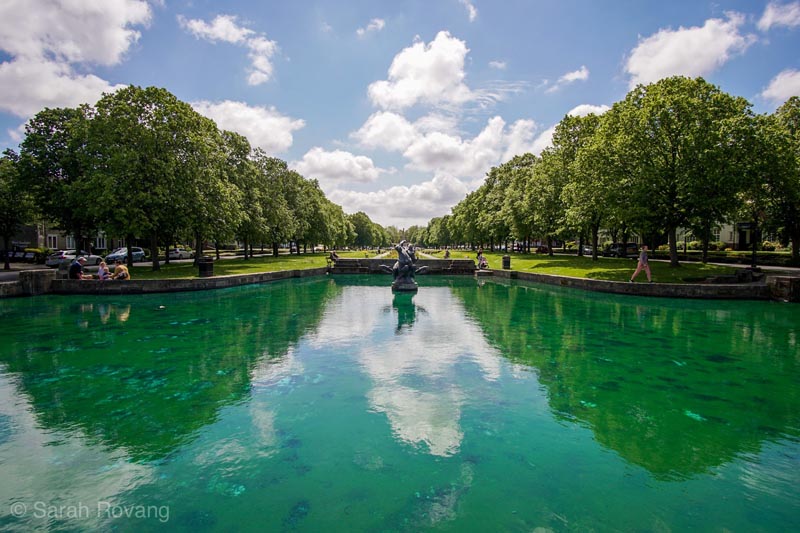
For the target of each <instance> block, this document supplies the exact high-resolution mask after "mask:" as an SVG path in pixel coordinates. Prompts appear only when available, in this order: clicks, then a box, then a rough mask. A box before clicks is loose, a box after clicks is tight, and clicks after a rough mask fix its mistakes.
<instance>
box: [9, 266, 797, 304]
mask: <svg viewBox="0 0 800 533" xmlns="http://www.w3.org/2000/svg"><path fill="white" fill-rule="evenodd" d="M370 270H371V269H370ZM328 272H332V270H329V269H328V268H327V267H318V268H309V269H299V270H281V271H276V272H261V273H257V274H234V275H229V276H214V277H209V278H190V279H161V280H130V281H119V282H117V281H104V282H100V281H94V280H93V281H88V280H87V281H79V280H68V279H55V271H52V270H47V271H44V270H36V271H29V272H20V280H19V281H15V282H5V283H0V298H5V297H14V296H35V295H39V294H49V293H53V294H94V295H103V294H105V295H108V294H111V295H114V294H148V293H162V292H182V291H200V290H211V289H224V288H228V287H238V286H240V285H251V284H256V283H267V282H270V281H277V280H282V279H290V278H305V277H312V276H323V275H325V274H327V273H328ZM442 273H450V274H457V273H458V272H456V271H451V272H442ZM466 273H469V274H473V273H482V274H483V275H489V276H493V277H497V278H502V279H518V280H523V281H532V282H536V283H542V284H546V285H556V286H560V287H569V288H574V289H582V290H587V291H594V292H605V293H613V294H623V295H629V296H659V297H667V298H699V299H728V300H734V299H737V300H769V299H773V300H782V301H793V302H798V301H800V278H797V277H786V276H774V277H773V276H768V278H767V279H768V281H767V283H763V282H762V283H747V284H745V283H739V284H688V283H653V284H650V283H646V282H645V283H641V282H639V283H627V282H619V281H605V280H593V279H587V278H572V277H567V276H554V275H550V274H535V273H533V272H520V271H518V270H482V271H473V272H468V271H462V274H466ZM387 287H388V284H387Z"/></svg>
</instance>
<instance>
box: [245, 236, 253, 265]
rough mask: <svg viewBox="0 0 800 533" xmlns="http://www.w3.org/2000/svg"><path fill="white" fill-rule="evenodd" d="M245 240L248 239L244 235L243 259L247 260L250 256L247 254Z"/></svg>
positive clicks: (251, 253)
mask: <svg viewBox="0 0 800 533" xmlns="http://www.w3.org/2000/svg"><path fill="white" fill-rule="evenodd" d="M247 241H248V239H247V237H246V236H245V238H244V260H245V261H247V260H248V259H250V257H249V256H248V255H247V250H248V248H247ZM250 255H253V252H250Z"/></svg>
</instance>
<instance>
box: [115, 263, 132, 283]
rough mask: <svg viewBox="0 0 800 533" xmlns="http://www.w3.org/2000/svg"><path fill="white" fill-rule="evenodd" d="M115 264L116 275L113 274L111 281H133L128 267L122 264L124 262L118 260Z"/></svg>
mask: <svg viewBox="0 0 800 533" xmlns="http://www.w3.org/2000/svg"><path fill="white" fill-rule="evenodd" d="M115 263H116V265H115V266H114V273H113V274H111V279H131V275H130V272H128V267H126V266H125V265H123V264H122V260H121V259H117V260H116V261H115Z"/></svg>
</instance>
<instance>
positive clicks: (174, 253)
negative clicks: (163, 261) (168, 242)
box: [169, 248, 194, 259]
mask: <svg viewBox="0 0 800 533" xmlns="http://www.w3.org/2000/svg"><path fill="white" fill-rule="evenodd" d="M193 257H194V252H192V251H190V250H187V249H186V248H170V250H169V258H170V259H191V258H193Z"/></svg>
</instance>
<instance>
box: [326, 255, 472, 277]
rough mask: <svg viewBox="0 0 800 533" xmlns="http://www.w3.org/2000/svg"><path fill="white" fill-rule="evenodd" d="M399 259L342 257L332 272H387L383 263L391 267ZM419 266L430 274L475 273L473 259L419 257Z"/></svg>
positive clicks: (417, 264) (426, 273)
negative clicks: (383, 267) (425, 268)
mask: <svg viewBox="0 0 800 533" xmlns="http://www.w3.org/2000/svg"><path fill="white" fill-rule="evenodd" d="M396 262H397V259H395V258H392V257H385V258H383V259H356V258H349V257H347V258H342V259H339V260H337V261H336V263H335V264H334V265H333V268H332V269H331V274H385V272H384V270H383V269H382V268H381V265H385V266H387V267H389V268H392V266H393V265H394V264H395V263H396ZM414 264H415V265H416V267H417V268H419V267H423V266H426V267H428V270H426V271H425V275H428V274H473V273H474V272H475V261H473V260H472V259H418V260H417V262H416V263H414Z"/></svg>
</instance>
